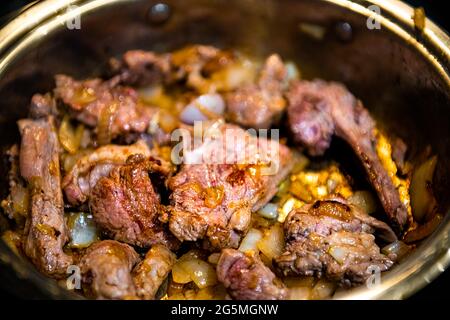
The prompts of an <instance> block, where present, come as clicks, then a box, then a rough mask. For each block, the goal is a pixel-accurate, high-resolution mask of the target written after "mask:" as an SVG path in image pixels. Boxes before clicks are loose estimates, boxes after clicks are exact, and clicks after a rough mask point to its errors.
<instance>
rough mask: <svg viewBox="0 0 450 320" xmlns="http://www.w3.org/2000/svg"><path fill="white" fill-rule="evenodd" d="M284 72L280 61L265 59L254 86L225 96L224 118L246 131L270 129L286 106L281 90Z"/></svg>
mask: <svg viewBox="0 0 450 320" xmlns="http://www.w3.org/2000/svg"><path fill="white" fill-rule="evenodd" d="M286 84H287V71H286V67H285V66H284V64H283V61H282V60H281V58H280V57H279V56H278V55H276V54H274V55H271V56H270V57H269V58H267V60H266V62H265V64H264V67H263V69H262V71H261V74H260V77H259V80H258V84H257V85H247V86H244V87H243V88H241V89H238V90H236V91H234V92H231V93H229V94H227V95H226V103H227V117H228V119H229V120H230V121H231V122H234V123H237V124H239V125H242V126H244V127H249V128H256V129H260V128H270V126H271V125H272V123H273V122H275V121H276V120H279V118H280V117H281V114H282V112H283V111H284V109H285V107H286V102H285V100H284V98H283V90H284V88H285V87H286Z"/></svg>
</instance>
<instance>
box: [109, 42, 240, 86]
mask: <svg viewBox="0 0 450 320" xmlns="http://www.w3.org/2000/svg"><path fill="white" fill-rule="evenodd" d="M232 60H233V56H232V54H230V53H229V52H228V51H223V50H219V49H217V48H215V47H212V46H204V45H194V46H188V47H185V48H182V49H180V50H177V51H175V52H172V53H166V54H157V53H155V52H151V51H142V50H131V51H127V52H126V53H125V54H124V55H123V58H122V59H121V60H120V61H117V60H112V62H111V65H112V69H113V72H114V73H116V74H118V75H119V78H120V80H121V82H123V83H125V84H130V85H137V86H148V85H153V84H158V83H165V84H172V83H175V82H180V81H185V82H186V85H187V86H188V87H191V88H193V89H197V90H199V91H201V92H203V91H205V87H207V84H206V79H205V76H208V74H210V73H212V72H214V71H217V70H218V69H220V68H221V67H223V66H224V65H227V64H228V63H229V62H230V61H232Z"/></svg>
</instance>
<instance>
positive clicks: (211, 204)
mask: <svg viewBox="0 0 450 320" xmlns="http://www.w3.org/2000/svg"><path fill="white" fill-rule="evenodd" d="M216 128H217V130H218V131H217V133H218V134H220V135H219V136H218V137H217V138H215V137H213V138H212V139H206V140H204V141H203V143H202V145H201V146H200V147H199V148H197V149H194V150H191V151H188V152H185V153H184V161H185V162H184V164H183V165H182V166H181V169H180V171H179V172H178V173H177V174H176V175H175V176H174V177H172V178H171V179H169V182H168V186H169V189H170V190H172V191H173V193H172V195H171V204H172V206H171V208H170V210H169V217H168V218H169V226H170V231H172V233H173V234H174V235H175V236H176V237H177V238H178V239H180V240H182V241H196V240H199V239H206V240H208V241H209V243H205V245H206V246H207V247H208V248H209V249H213V250H214V249H220V248H224V247H237V246H238V244H239V240H240V237H241V235H242V234H243V233H245V232H246V231H247V229H248V226H249V223H250V215H251V212H252V211H256V210H258V209H259V208H260V207H262V206H263V205H264V204H266V203H267V202H268V201H269V200H270V199H271V198H272V197H273V196H274V195H275V193H276V192H277V186H278V184H279V182H281V181H282V180H283V179H284V178H285V177H286V175H287V174H288V173H289V171H290V169H291V167H292V163H291V162H292V161H291V159H292V155H291V152H290V150H289V149H288V148H287V147H286V146H284V145H282V144H279V143H278V142H277V141H274V140H270V139H265V138H256V137H254V136H252V135H250V134H248V133H247V132H246V131H244V130H243V129H241V128H240V127H237V126H234V125H229V124H219V125H218V127H216ZM199 156H202V157H203V158H202V159H197V157H199ZM197 160H200V161H197ZM269 164H270V165H269ZM269 167H270V168H271V169H269ZM265 170H267V172H265V173H264V171H265ZM270 170H273V171H270Z"/></svg>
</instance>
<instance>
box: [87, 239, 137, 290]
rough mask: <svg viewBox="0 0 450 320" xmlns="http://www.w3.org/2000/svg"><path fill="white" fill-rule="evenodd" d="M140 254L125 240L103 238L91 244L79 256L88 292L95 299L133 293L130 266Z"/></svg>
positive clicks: (134, 263) (135, 262)
mask: <svg viewBox="0 0 450 320" xmlns="http://www.w3.org/2000/svg"><path fill="white" fill-rule="evenodd" d="M139 260H140V259H139V255H138V254H137V253H136V251H134V249H133V248H132V247H130V246H129V245H127V244H124V243H120V242H117V241H114V240H104V241H100V242H96V243H94V244H92V245H91V246H90V247H89V248H88V249H87V250H86V253H85V254H84V255H83V257H82V258H81V260H80V263H79V266H80V271H81V275H82V282H83V285H84V286H85V287H87V289H88V291H87V293H88V295H90V296H92V297H94V298H97V299H125V298H134V297H135V296H136V288H135V286H134V282H133V278H132V276H131V270H132V269H133V267H134V266H135V265H136V264H137V263H138V262H139Z"/></svg>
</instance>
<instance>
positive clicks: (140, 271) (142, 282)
mask: <svg viewBox="0 0 450 320" xmlns="http://www.w3.org/2000/svg"><path fill="white" fill-rule="evenodd" d="M176 260H177V257H176V255H175V254H174V253H172V252H171V251H170V250H169V249H167V248H166V247H165V246H163V245H160V244H156V245H154V246H153V247H152V248H151V249H150V250H149V251H148V252H147V254H146V255H145V258H144V260H142V262H141V263H139V264H138V265H137V266H136V267H135V268H134V270H133V280H134V284H135V286H136V293H137V295H138V297H139V298H141V299H144V300H153V299H155V295H156V293H157V292H158V289H159V287H160V286H161V284H162V283H163V282H164V280H166V278H167V276H168V275H169V273H170V271H171V270H172V267H173V265H174V264H175V262H176Z"/></svg>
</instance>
